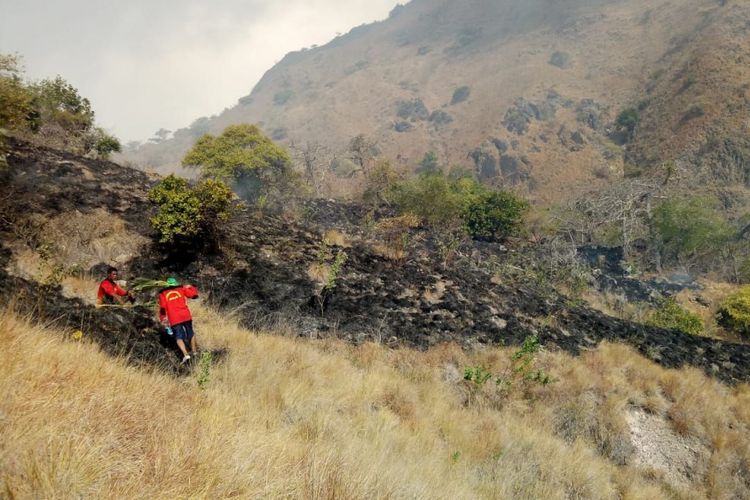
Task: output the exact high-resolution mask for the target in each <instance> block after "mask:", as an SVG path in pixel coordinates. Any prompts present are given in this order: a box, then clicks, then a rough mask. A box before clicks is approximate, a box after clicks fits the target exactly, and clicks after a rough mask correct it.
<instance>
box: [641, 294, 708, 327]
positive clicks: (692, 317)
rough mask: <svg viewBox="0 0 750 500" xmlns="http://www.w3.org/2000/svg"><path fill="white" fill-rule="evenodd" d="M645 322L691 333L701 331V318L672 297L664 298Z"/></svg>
mask: <svg viewBox="0 0 750 500" xmlns="http://www.w3.org/2000/svg"><path fill="white" fill-rule="evenodd" d="M646 323H647V324H649V325H653V326H658V327H660V328H667V329H669V330H679V331H681V332H685V333H689V334H691V335H700V334H702V333H703V320H702V319H701V317H700V316H698V315H697V314H694V313H691V312H690V311H688V310H687V309H685V308H684V307H682V306H681V305H680V304H678V303H677V301H676V300H675V299H673V298H669V299H666V300H665V301H663V302H662V303H661V305H660V306H659V308H658V309H656V310H654V311H652V312H651V314H649V316H648V318H647V319H646Z"/></svg>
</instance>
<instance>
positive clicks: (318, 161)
mask: <svg viewBox="0 0 750 500" xmlns="http://www.w3.org/2000/svg"><path fill="white" fill-rule="evenodd" d="M290 149H291V150H292V156H293V157H294V159H295V160H296V161H297V162H299V163H300V164H301V165H302V167H303V169H304V172H305V180H306V181H307V183H308V184H309V185H310V186H312V187H313V189H314V190H315V195H316V196H319V195H320V181H321V180H322V177H323V173H322V170H323V166H324V164H325V158H326V157H327V156H328V150H327V148H326V147H325V146H323V145H322V144H320V143H319V142H316V141H305V142H304V143H303V144H296V143H295V142H294V141H292V143H291V144H290Z"/></svg>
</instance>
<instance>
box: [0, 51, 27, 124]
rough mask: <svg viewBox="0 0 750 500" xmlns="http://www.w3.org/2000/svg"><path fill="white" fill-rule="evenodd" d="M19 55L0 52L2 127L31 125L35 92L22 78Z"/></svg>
mask: <svg viewBox="0 0 750 500" xmlns="http://www.w3.org/2000/svg"><path fill="white" fill-rule="evenodd" d="M19 66H20V61H19V58H18V56H14V55H6V54H0V129H5V130H14V129H19V128H26V127H28V126H29V125H30V123H29V122H30V120H31V113H32V110H33V108H32V100H33V94H32V93H31V92H30V91H29V89H28V88H27V87H26V86H25V85H24V84H23V81H22V80H21V70H20V68H19Z"/></svg>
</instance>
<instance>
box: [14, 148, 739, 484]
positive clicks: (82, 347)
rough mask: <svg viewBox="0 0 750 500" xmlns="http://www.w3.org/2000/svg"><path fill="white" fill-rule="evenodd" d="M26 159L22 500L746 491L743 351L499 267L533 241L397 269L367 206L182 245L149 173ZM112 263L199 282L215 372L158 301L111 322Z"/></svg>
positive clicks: (245, 225) (18, 385)
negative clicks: (169, 327)
mask: <svg viewBox="0 0 750 500" xmlns="http://www.w3.org/2000/svg"><path fill="white" fill-rule="evenodd" d="M10 145H11V152H10V154H9V156H8V167H7V168H5V169H3V170H2V171H0V185H1V186H2V188H3V190H2V193H3V196H1V197H0V203H2V212H0V213H1V214H2V217H1V218H0V250H1V251H0V288H2V289H3V290H4V291H6V293H3V294H2V295H0V338H1V339H2V340H3V342H4V344H5V345H6V346H9V348H7V349H4V350H3V351H2V355H1V357H0V361H1V362H0V366H2V371H1V372H0V375H2V376H0V381H1V382H0V395H1V396H2V397H0V412H1V414H2V415H3V416H4V418H5V424H6V425H5V427H4V430H5V432H4V437H5V439H4V440H3V442H2V443H1V444H0V474H1V475H0V477H2V480H3V484H4V488H5V491H6V492H7V493H8V495H9V496H41V497H50V496H53V497H54V496H60V494H61V493H65V494H71V495H74V496H101V495H102V494H109V495H115V496H123V497H131V496H156V497H162V496H164V497H166V496H169V497H175V496H178V497H182V496H206V497H223V496H271V497H273V496H290V497H302V498H307V497H311V496H331V497H333V496H343V497H357V498H360V497H362V498H364V497H373V496H375V497H379V496H392V497H412V496H417V497H421V496H424V497H435V496H441V495H446V494H447V495H448V496H450V497H451V498H497V497H505V496H517V495H521V496H528V497H544V498H568V497H570V496H582V497H592V498H598V497H601V498H613V497H633V498H657V497H669V496H674V495H684V496H689V495H698V496H708V497H724V496H730V497H731V496H736V497H743V496H746V494H747V491H748V490H750V484H748V483H747V481H746V479H745V478H746V477H748V476H747V464H748V463H750V457H749V456H748V455H747V447H746V446H745V444H746V439H745V437H746V435H747V432H748V426H750V413H748V385H747V383H746V382H747V381H748V380H750V345H747V344H738V343H732V342H727V341H722V340H719V339H716V338H707V337H698V336H693V335H688V334H686V333H684V332H679V331H676V330H665V329H661V328H657V327H653V326H647V325H643V324H640V323H636V322H633V321H629V320H625V319H619V318H615V317H611V316H608V315H606V314H603V313H602V312H599V311H597V310H594V309H592V308H591V307H589V306H587V305H586V304H585V303H582V302H580V301H576V300H572V299H570V298H569V297H566V296H564V295H561V294H560V293H559V292H558V291H556V290H555V289H554V288H553V287H551V286H550V284H548V283H546V284H545V283H543V282H540V281H539V280H538V279H531V280H529V279H524V278H523V277H519V276H516V275H515V274H514V273H513V272H508V271H507V270H503V266H499V267H497V266H496V267H493V266H492V265H489V266H488V264H491V263H492V262H495V264H504V265H505V266H508V267H516V265H523V266H524V267H526V268H527V269H528V270H529V271H531V270H532V269H533V267H534V265H535V263H534V259H535V256H534V253H533V250H532V248H531V247H526V248H523V247H513V246H509V247H508V248H506V247H504V246H502V245H499V244H494V243H486V244H474V243H472V244H471V245H473V246H472V247H471V248H465V249H464V248H462V249H461V251H460V255H459V256H458V257H457V258H455V259H454V260H453V261H452V262H451V263H450V264H449V265H447V264H446V263H445V262H442V261H441V259H438V258H436V254H437V252H436V250H435V248H434V247H433V245H435V242H434V240H433V239H432V238H433V236H432V235H431V234H430V233H429V231H426V230H424V229H421V228H417V229H416V230H415V233H414V234H413V235H412V238H413V240H412V245H411V247H410V249H409V251H408V252H407V253H406V254H405V255H395V254H389V253H388V252H384V251H383V249H382V248H380V247H379V246H378V244H377V243H376V241H373V239H372V238H371V237H369V236H368V235H367V233H366V232H365V231H364V230H363V228H364V226H365V224H363V223H362V220H361V218H362V217H363V214H365V213H366V210H363V208H362V207H358V206H356V205H343V204H337V203H335V202H325V203H323V204H322V205H315V204H312V205H308V207H307V210H306V213H307V215H306V216H304V217H300V218H291V217H286V218H284V217H279V216H274V215H268V214H264V213H262V212H260V211H258V210H244V211H240V212H238V213H237V214H235V216H234V218H233V219H232V220H231V221H229V223H228V224H226V227H225V231H224V236H225V239H224V241H223V244H222V248H221V250H220V251H219V252H218V253H191V252H185V251H181V252H177V253H174V252H170V251H169V249H168V248H165V247H164V246H161V245H159V244H157V242H156V241H155V235H154V234H153V232H152V229H151V228H150V226H149V224H148V223H147V220H148V217H149V216H150V215H151V214H152V213H153V207H152V206H151V204H150V202H149V201H148V197H147V190H148V189H149V188H150V187H151V186H153V185H154V184H155V183H156V181H157V178H155V177H153V176H149V175H146V174H144V173H142V172H139V171H137V170H133V169H130V168H125V167H121V166H119V165H117V164H114V163H111V162H107V161H102V160H93V159H89V158H84V157H80V156H76V155H72V154H70V153H65V152H60V151H55V150H51V149H47V148H43V147H38V146H32V145H30V144H28V143H24V142H22V141H18V140H12V141H11V144H10ZM318 203H320V202H318ZM376 216H377V215H376ZM386 216H387V214H386ZM339 252H346V254H347V255H348V258H347V260H346V261H345V263H344V264H343V266H342V267H341V269H340V272H339V273H338V276H337V278H336V285H335V287H333V288H332V289H329V290H328V293H326V294H321V279H323V281H325V280H326V279H325V277H323V278H321V274H324V273H323V272H322V271H321V268H323V267H325V266H332V264H331V257H332V256H333V255H336V254H338V253H339ZM493 256H494V259H495V260H493ZM519 258H520V259H522V260H520V261H519V260H518V259H519ZM109 263H117V264H118V266H119V267H120V269H121V270H122V273H123V275H124V276H126V277H128V279H133V278H135V277H137V276H140V277H146V278H152V279H153V278H160V277H163V276H166V275H168V274H169V275H177V276H178V277H180V279H181V280H184V281H188V282H192V283H196V284H197V285H198V286H199V288H200V289H201V292H202V296H203V300H202V303H198V304H194V310H195V312H196V316H195V318H196V326H197V329H198V332H199V335H200V339H201V342H202V346H203V349H204V351H203V352H204V353H205V354H204V357H203V358H202V359H207V360H208V361H206V362H203V361H201V363H199V364H197V365H193V366H191V365H181V364H179V359H180V358H179V357H178V355H177V353H176V347H175V344H174V341H173V340H172V339H171V338H170V337H167V336H166V334H164V333H163V329H161V328H160V327H159V325H158V324H157V322H156V321H155V319H154V309H153V304H149V303H148V302H149V300H150V297H149V296H148V294H146V293H144V294H142V296H141V298H140V302H141V303H140V304H139V305H137V306H135V307H132V308H131V307H127V308H122V309H118V308H113V309H107V308H96V307H94V305H93V304H92V297H93V295H94V291H95V289H96V283H97V281H96V280H97V279H98V278H99V277H100V276H101V273H102V270H103V266H104V265H105V264H109ZM606 277H607V278H609V280H610V282H611V281H612V279H611V276H606ZM617 279H618V280H621V278H620V277H618V278H617ZM621 281H623V283H625V282H626V281H627V280H621ZM631 281H632V280H631ZM631 284H632V283H631ZM641 286H645V283H641ZM645 290H646V292H645V293H648V289H645ZM26 318H28V319H26ZM248 327H254V329H253V330H248V329H247V328H248ZM535 339H538V340H539V342H540V344H536V342H535V341H534V340H535ZM629 346H632V347H629ZM209 354H210V358H208V357H206V356H208V355H209ZM658 365H662V366H658ZM196 386H197V387H199V388H200V392H198V393H196V389H195V387H196ZM248 402H251V404H248ZM175 419H178V420H180V421H182V422H183V424H184V425H183V427H182V429H183V430H184V432H185V433H184V434H181V433H176V432H175V429H174V424H173V423H174V421H175ZM477 435H481V436H482V437H483V439H481V440H477V438H476V437H477ZM654 443H657V446H656V448H655V447H654V446H653V445H654ZM19 456H20V457H23V459H19V458H18V457H19ZM61 461H64V463H65V464H66V467H60V463H61ZM143 471H153V473H148V474H146V475H143ZM186 473H189V474H190V477H191V478H192V479H191V480H190V481H184V480H182V479H183V478H184V477H185V474H186Z"/></svg>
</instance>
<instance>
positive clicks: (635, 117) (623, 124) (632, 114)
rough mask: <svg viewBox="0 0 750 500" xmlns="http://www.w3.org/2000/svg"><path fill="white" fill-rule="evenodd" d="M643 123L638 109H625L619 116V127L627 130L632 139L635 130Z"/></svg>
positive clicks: (617, 121)
mask: <svg viewBox="0 0 750 500" xmlns="http://www.w3.org/2000/svg"><path fill="white" fill-rule="evenodd" d="M640 122H641V115H640V113H639V112H638V110H637V109H636V108H627V109H624V110H623V111H622V112H621V113H620V114H619V115H617V120H616V123H617V126H618V127H620V128H622V129H623V130H625V131H626V132H627V134H628V137H629V138H630V139H632V138H633V136H634V135H635V129H636V128H637V127H638V124H639V123H640Z"/></svg>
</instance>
